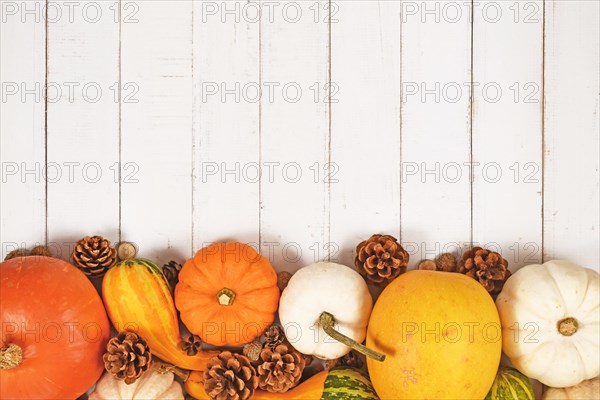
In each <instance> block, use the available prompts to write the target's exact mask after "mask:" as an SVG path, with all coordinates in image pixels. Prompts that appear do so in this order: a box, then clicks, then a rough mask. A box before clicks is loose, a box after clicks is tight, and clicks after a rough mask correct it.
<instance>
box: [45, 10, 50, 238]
mask: <svg viewBox="0 0 600 400" xmlns="http://www.w3.org/2000/svg"><path fill="white" fill-rule="evenodd" d="M48 2H49V0H46V2H45V7H46V10H48ZM44 30H45V31H46V35H45V37H44V52H45V54H44V58H45V60H44V63H45V64H44V68H45V71H44V93H46V96H44V243H45V245H46V246H48V96H47V93H48V34H49V33H48V31H49V30H48V18H47V17H46V18H45V22H44Z"/></svg>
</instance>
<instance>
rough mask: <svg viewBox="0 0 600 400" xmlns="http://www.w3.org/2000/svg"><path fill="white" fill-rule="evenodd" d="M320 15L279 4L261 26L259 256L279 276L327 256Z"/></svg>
mask: <svg viewBox="0 0 600 400" xmlns="http://www.w3.org/2000/svg"><path fill="white" fill-rule="evenodd" d="M328 7H329V2H328V1H315V2H294V1H289V2H283V3H281V4H280V5H279V6H278V7H277V8H275V9H274V12H273V14H272V15H273V19H272V20H269V19H267V17H268V14H266V15H265V14H263V19H262V21H261V24H262V29H261V50H262V53H261V57H262V61H261V65H262V71H261V77H262V86H263V88H264V91H263V96H262V99H261V118H262V120H261V121H262V122H261V143H262V146H261V154H262V157H261V160H262V165H263V166H264V168H263V178H262V182H261V188H262V190H261V199H262V201H261V204H262V207H261V248H262V253H263V254H264V255H268V256H269V258H270V259H271V262H272V263H273V265H274V266H275V267H276V268H278V269H280V270H281V269H285V270H290V271H294V270H296V269H298V268H300V267H302V266H305V265H308V264H311V263H313V262H317V261H322V260H323V259H325V258H326V256H327V254H326V253H327V252H326V250H328V246H327V244H328V242H329V239H328V237H329V229H328V227H329V209H328V202H329V196H328V193H329V192H328V187H329V183H327V180H328V177H327V172H328V165H327V163H328V159H329V103H328V101H327V96H328V87H327V85H328V81H329V26H328V17H327V15H326V12H327V11H328ZM271 21H272V22H271ZM269 88H272V90H269Z"/></svg>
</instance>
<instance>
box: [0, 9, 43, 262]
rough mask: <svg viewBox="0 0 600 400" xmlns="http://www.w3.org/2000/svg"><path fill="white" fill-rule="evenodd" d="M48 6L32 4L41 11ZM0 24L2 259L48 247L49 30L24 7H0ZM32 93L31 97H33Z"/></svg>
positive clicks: (0, 223)
mask: <svg viewBox="0 0 600 400" xmlns="http://www.w3.org/2000/svg"><path fill="white" fill-rule="evenodd" d="M43 3H44V2H43V1H41V2H35V4H33V3H29V5H28V6H29V7H33V6H34V5H35V6H37V7H39V8H41V6H42V4H43ZM0 6H1V7H2V23H1V24H0V48H1V49H2V57H0V77H1V81H2V83H1V84H2V90H1V93H2V99H1V102H0V163H1V165H2V181H1V185H2V189H1V190H0V209H1V217H0V238H1V240H2V248H1V249H0V252H1V254H0V257H1V259H2V260H3V259H4V257H5V255H6V254H7V253H9V252H10V251H12V250H15V249H16V248H20V247H26V248H31V247H33V246H35V245H36V244H38V243H45V242H46V185H45V181H44V179H43V176H42V172H43V170H44V165H45V128H44V124H45V116H44V107H45V105H44V98H43V96H42V90H43V87H44V84H45V75H46V62H45V58H46V52H45V47H46V45H45V43H46V30H45V23H44V21H43V19H42V18H41V16H40V15H39V14H38V15H28V16H25V15H24V11H23V8H22V7H21V6H22V4H18V3H16V2H15V3H10V4H9V3H6V4H5V3H2V4H1V5H0ZM29 91H31V92H29Z"/></svg>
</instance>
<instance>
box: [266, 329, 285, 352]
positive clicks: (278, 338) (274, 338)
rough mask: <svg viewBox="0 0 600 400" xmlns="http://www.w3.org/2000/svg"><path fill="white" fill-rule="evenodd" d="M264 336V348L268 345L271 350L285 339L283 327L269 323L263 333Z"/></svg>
mask: <svg viewBox="0 0 600 400" xmlns="http://www.w3.org/2000/svg"><path fill="white" fill-rule="evenodd" d="M264 337H265V348H267V347H269V348H271V350H273V349H275V347H277V346H279V345H280V344H281V343H283V341H284V340H285V333H284V332H283V328H282V327H281V326H279V325H275V324H273V325H271V326H270V327H269V328H267V330H266V331H265V333H264Z"/></svg>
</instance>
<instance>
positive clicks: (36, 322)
mask: <svg viewBox="0 0 600 400" xmlns="http://www.w3.org/2000/svg"><path fill="white" fill-rule="evenodd" d="M0 293H1V296H2V301H1V302H0V317H1V320H2V337H1V343H0V345H1V347H2V349H3V352H2V356H1V358H2V360H1V361H2V368H3V369H0V398H2V399H75V398H77V397H79V396H80V395H81V394H83V393H84V392H85V391H87V390H88V389H89V388H90V387H91V386H92V385H93V384H94V383H95V382H96V381H97V380H98V378H100V375H101V374H102V371H103V369H104V368H103V367H104V365H103V362H102V353H103V352H104V350H105V348H106V347H105V346H106V342H107V341H108V338H109V335H110V327H109V323H108V318H107V316H106V313H105V311H104V307H103V305H102V300H100V296H99V295H98V293H97V292H96V289H94V286H93V285H92V283H91V282H90V281H89V280H88V279H87V278H86V276H85V275H84V274H83V273H82V272H81V271H79V270H78V269H77V268H75V267H74V266H72V265H71V264H68V263H66V262H64V261H62V260H58V259H54V258H48V257H40V256H31V257H20V258H13V259H11V260H9V261H6V262H3V263H2V264H0ZM21 357H22V358H21ZM9 367H10V368H9Z"/></svg>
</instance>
